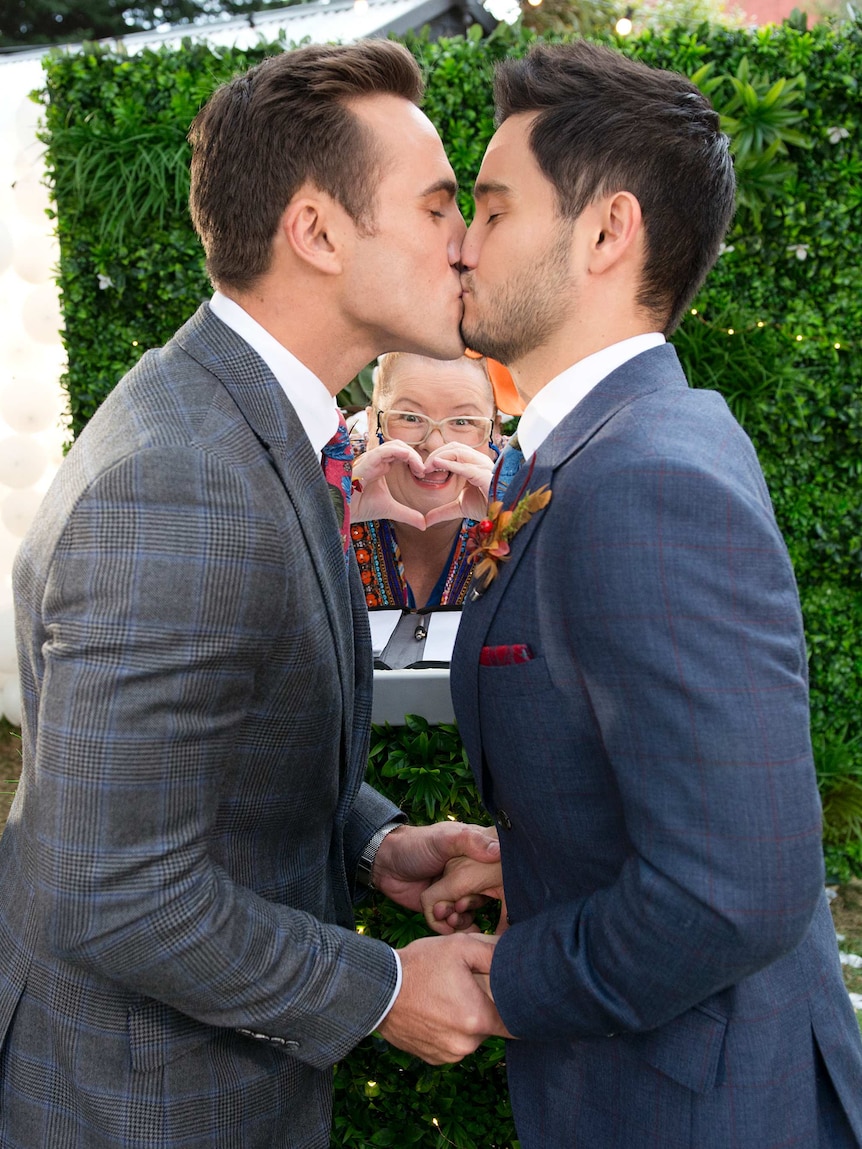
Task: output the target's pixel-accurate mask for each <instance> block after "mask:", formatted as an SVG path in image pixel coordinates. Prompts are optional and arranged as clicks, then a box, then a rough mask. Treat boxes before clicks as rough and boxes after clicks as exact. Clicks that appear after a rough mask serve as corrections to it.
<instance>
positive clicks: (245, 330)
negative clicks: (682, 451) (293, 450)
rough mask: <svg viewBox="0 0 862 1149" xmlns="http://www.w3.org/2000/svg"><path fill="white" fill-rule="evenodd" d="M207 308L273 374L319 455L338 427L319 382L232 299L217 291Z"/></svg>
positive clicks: (333, 408) (330, 401)
mask: <svg viewBox="0 0 862 1149" xmlns="http://www.w3.org/2000/svg"><path fill="white" fill-rule="evenodd" d="M210 307H211V308H212V310H213V312H214V313H215V314H216V315H217V316H218V318H219V319H220V320H221V321H222V323H224V324H226V325H227V326H228V327H230V329H231V330H232V331H235V332H236V333H237V335H239V337H240V338H241V339H244V340H245V341H246V343H248V344H249V346H250V347H251V348H252V350H253V351H256V352H257V354H258V355H259V356H260V357H261V359H262V360H263V361H264V363H265V364H266V365H267V367H268V368H269V369H270V371H271V372H272V373H273V375H274V376H275V378H276V379H277V380H278V383H279V386H280V387H281V389H282V391H284V393H285V395H286V396H287V398H288V400H289V401H290V404H291V406H292V407H293V409H294V411H295V412H296V414H297V417H298V419H299V421H300V423H301V424H302V427H303V430H304V431H305V433H306V435H307V436H308V438H309V440H310V442H311V445H312V447H313V448H314V450H315V451H316V452H317V454H320V452H321V451H322V450H323V448H324V446H325V445H326V444H327V443H328V442H329V440H330V439H331V438H332V436H333V435H334V434H335V431H336V429H337V427H338V408H337V407H336V406H335V400H334V399H333V397H332V395H330V393H329V392H328V391H327V389H326V387H325V386H324V385H323V383H322V382H321V380H320V379H318V377H317V376H316V375H315V374H314V372H313V371H310V370H309V369H308V367H306V366H305V364H304V363H300V361H299V360H298V359H297V358H296V356H295V355H292V354H291V353H290V351H288V349H287V348H286V347H285V346H284V345H283V344H281V343H279V342H278V340H277V339H276V338H275V337H274V336H272V335H270V333H269V332H268V331H267V330H266V329H265V328H263V327H261V325H260V324H259V323H258V322H257V320H256V319H252V317H251V316H250V315H249V313H248V312H247V311H245V310H244V309H243V308H242V307H240V305H239V304H238V303H236V302H235V301H234V300H233V299H228V297H227V296H226V295H222V294H221V293H220V292H218V291H217V292H215V294H214V295H213V297H212V299H211V300H210Z"/></svg>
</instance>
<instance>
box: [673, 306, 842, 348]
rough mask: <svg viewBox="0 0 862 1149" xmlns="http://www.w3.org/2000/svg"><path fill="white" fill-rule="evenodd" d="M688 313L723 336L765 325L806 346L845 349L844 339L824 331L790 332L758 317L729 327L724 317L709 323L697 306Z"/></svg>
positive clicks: (739, 334)
mask: <svg viewBox="0 0 862 1149" xmlns="http://www.w3.org/2000/svg"><path fill="white" fill-rule="evenodd" d="M688 314H689V315H690V316H692V317H693V318H694V319H696V320H697V322H698V323H702V324H703V326H704V327H709V328H711V329H712V330H713V331H715V332H721V333H722V334H724V335H725V336H731V335H736V336H743V335H745V334H746V333H748V334H749V335H751V334H754V333H755V332H756V331H764V330H765V329H766V328H767V327H769V328H772V330H774V331H778V332H779V333H783V334H784V336H785V338H786V339H788V340H789V341H791V342H793V343H794V344H797V343H805V344H806V345H807V346H810V347H815V348H816V347H818V346H819V347H821V348H823V349H825V348H827V347H828V348H829V350H830V351H841V350H846V349H847V342H846V340H842V339H836V338H835V336H834V335H832V336H827V335H826V334H825V333H823V335H822V336H821V337H819V338H818V337H817V336H816V335H815V334H812V333H811V332H808V333H803V332H792V333H791V332H789V331H787V328H786V327H783V326H782V324H781V323H776V322H773V323H770V322H768V321H767V320H764V319H758V320H756V321H753V322H752V323H750V324H749V325H747V326H746V327H738V326H733V327H730V326H725V324H726V323H727V320H726V319H725V321H724V323H714V322H713V323H711V322H710V321H709V320H708V319H707V318H706V317H705V315H704V313H703V312H701V311H700V309H699V308H697V307H690V308H689V311H688Z"/></svg>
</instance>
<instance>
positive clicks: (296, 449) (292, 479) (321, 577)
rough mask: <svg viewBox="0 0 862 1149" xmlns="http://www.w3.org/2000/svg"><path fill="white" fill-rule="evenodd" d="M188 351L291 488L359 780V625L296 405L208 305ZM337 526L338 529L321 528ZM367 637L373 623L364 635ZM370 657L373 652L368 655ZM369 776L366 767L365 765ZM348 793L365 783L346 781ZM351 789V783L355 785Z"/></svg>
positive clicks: (316, 461)
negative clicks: (320, 602) (322, 607)
mask: <svg viewBox="0 0 862 1149" xmlns="http://www.w3.org/2000/svg"><path fill="white" fill-rule="evenodd" d="M176 340H177V342H178V343H179V344H180V346H181V347H182V348H183V350H184V351H185V352H186V353H187V354H188V355H190V356H191V357H192V358H193V359H194V360H196V362H198V363H200V365H201V366H202V367H204V368H205V369H206V370H207V371H210V372H211V373H212V374H213V375H215V376H216V377H217V378H218V379H219V380H220V381H221V383H222V384H223V385H224V387H225V388H226V390H227V392H228V394H229V395H230V396H231V398H232V399H233V401H234V403H235V404H236V406H237V408H238V409H239V412H240V414H241V415H242V417H243V418H244V419H245V421H246V422H247V423H248V425H249V427H250V428H251V430H252V431H253V432H254V434H255V435H256V437H257V439H258V440H259V441H260V443H261V446H262V448H263V449H264V450H265V451H266V452H267V454H268V455H269V457H270V459H271V461H272V465H273V467H274V468H275V470H276V472H277V474H278V475H279V477H280V479H281V481H282V484H283V485H284V489H285V492H286V494H287V498H288V499H289V500H290V503H291V505H292V507H293V510H294V513H295V514H296V517H297V520H298V522H299V524H300V528H301V530H302V532H303V536H304V539H305V544H306V550H307V555H308V560H309V562H310V563H311V564H312V566H313V567H314V570H315V574H316V576H317V581H318V585H319V587H320V593H321V596H322V598H323V601H324V603H325V606H326V612H327V616H328V619H329V625H330V629H331V631H332V636H333V641H334V644H335V651H336V666H335V667H333V672H334V673H335V674H337V676H338V679H339V682H340V684H341V689H342V716H343V730H342V740H343V745H344V746H345V761H346V762H348V763H350V766H351V770H350V773H351V774H352V775H353V774H356V769H357V763H355V762H353V761H352V758H353V757H354V755H352V749H351V748H352V740H353V739H352V735H353V722H352V715H353V703H354V688H355V683H354V671H355V666H356V663H355V657H354V656H355V652H354V627H353V626H352V625H351V623H352V621H353V609H352V604H351V591H350V586H349V581H348V568H347V567H346V565H345V561H344V550H343V547H342V543H341V537H340V534H339V531H338V526H337V523H336V521H335V517H334V514H333V508H332V501H331V499H330V495H329V486H328V484H327V482H326V479H325V478H324V475H323V468H322V466H321V461H320V458H319V456H318V455H316V454H315V452H314V449H313V448H312V446H311V444H310V443H309V441H308V436H307V435H306V434H305V431H304V429H303V427H302V424H301V423H300V421H299V417H298V416H297V414H296V412H295V411H294V409H293V407H292V405H291V404H290V401H289V400H288V398H287V396H286V395H285V394H284V391H283V390H282V388H281V387H280V385H279V383H278V381H277V380H276V378H275V377H274V376H273V374H272V372H271V371H270V370H269V368H268V367H267V366H266V364H265V363H264V362H263V360H262V359H261V358H260V357H259V356H258V355H257V354H256V353H255V352H254V351H253V350H252V348H251V347H250V346H249V345H248V344H247V343H246V342H245V340H244V339H242V338H241V337H240V336H239V335H237V334H236V332H234V331H233V330H232V329H231V328H229V327H228V326H227V325H226V324H224V323H222V322H221V320H220V319H218V318H217V317H216V316H215V315H214V314H213V313H212V311H211V310H210V308H209V305H208V304H203V305H202V306H201V307H200V308H199V309H198V311H197V312H196V314H195V315H194V316H192V318H191V319H190V320H189V321H188V323H186V324H185V325H184V326H183V327H182V328H181V329H180V331H179V332H178V333H177V335H176ZM329 522H331V523H332V530H331V531H327V530H323V529H321V528H322V526H323V524H326V523H329ZM366 632H367V624H366V627H365V631H362V633H366ZM369 659H370V654H369ZM360 766H361V769H360V773H361V771H364V768H365V763H364V762H362V763H361V764H360ZM345 781H346V782H347V783H348V787H347V788H348V789H349V790H351V791H352V790H353V789H354V788H355V785H358V780H357V779H355V778H352V777H351V778H349V779H345ZM351 783H352V784H351Z"/></svg>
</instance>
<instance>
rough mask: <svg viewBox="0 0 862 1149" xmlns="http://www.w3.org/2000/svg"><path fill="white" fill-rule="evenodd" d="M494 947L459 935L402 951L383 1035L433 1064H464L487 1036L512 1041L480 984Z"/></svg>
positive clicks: (488, 940)
mask: <svg viewBox="0 0 862 1149" xmlns="http://www.w3.org/2000/svg"><path fill="white" fill-rule="evenodd" d="M391 837H393V835H392V834H390V835H389V838H391ZM387 840H388V839H387ZM495 943H496V939H495V938H491V937H486V936H485V935H484V934H457V935H455V936H454V937H448V938H419V940H418V941H415V942H411V943H410V945H409V946H406V947H405V948H404V949H403V950H399V951H398V953H399V957H400V958H401V971H402V982H401V991H400V992H399V994H398V997H397V998H396V999H395V1003H394V1004H393V1006H392V1008H391V1009H390V1011H389V1013H388V1014H387V1015H386V1017H385V1018H384V1019H383V1021H382V1022H381V1023H380V1034H381V1036H383V1037H385V1038H386V1040H387V1041H388V1042H391V1044H392V1045H397V1046H398V1048H399V1049H406V1050H407V1052H408V1053H412V1054H414V1055H415V1056H416V1057H421V1058H422V1060H423V1061H427V1062H429V1063H430V1064H431V1065H442V1064H444V1063H447V1062H453V1061H460V1060H461V1059H462V1058H463V1057H466V1056H467V1054H468V1053H472V1052H473V1051H474V1050H475V1049H477V1048H478V1047H479V1045H481V1043H482V1042H483V1041H484V1040H485V1038H486V1037H491V1036H497V1037H511V1034H510V1033H509V1031H508V1030H507V1029H506V1027H505V1025H504V1024H503V1022H502V1020H501V1018H500V1015H499V1014H498V1013H497V1008H496V1006H495V1005H494V1004H493V1002H492V1000H491V998H490V997H489V996H488V995H487V993H486V992H484V991H483V989H482V986H481V985H480V984H479V982H480V979H485V980H486V979H487V976H488V974H489V973H490V971H491V959H492V958H493V956H494V945H495ZM477 975H478V976H477Z"/></svg>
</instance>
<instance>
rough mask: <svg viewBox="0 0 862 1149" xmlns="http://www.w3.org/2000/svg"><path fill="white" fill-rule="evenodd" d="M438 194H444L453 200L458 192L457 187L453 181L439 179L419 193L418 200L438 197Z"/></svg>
mask: <svg viewBox="0 0 862 1149" xmlns="http://www.w3.org/2000/svg"><path fill="white" fill-rule="evenodd" d="M440 192H444V193H445V194H446V195H448V196H449V198H450V199H454V198H455V196H456V194H457V192H458V185H457V184H456V183H455V181H454V180H450V179H446V178H443V179H439V180H436V181H435V182H434V183H433V184H430V185H429V186H428V187H427V188H425V190H424V191H422V192H420V193H419V198H420V199H426V198H427V197H428V196H431V195H438V194H439V193H440Z"/></svg>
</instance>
